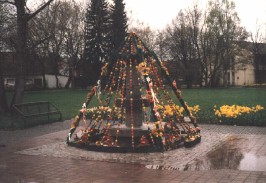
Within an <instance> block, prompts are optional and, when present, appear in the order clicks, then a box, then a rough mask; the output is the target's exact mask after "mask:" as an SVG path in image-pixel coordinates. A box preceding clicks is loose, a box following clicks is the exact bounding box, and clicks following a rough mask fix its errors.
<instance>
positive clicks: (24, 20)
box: [0, 0, 53, 106]
mask: <svg viewBox="0 0 266 183" xmlns="http://www.w3.org/2000/svg"><path fill="white" fill-rule="evenodd" d="M52 1H53V0H48V1H47V2H44V3H43V4H42V5H41V6H40V7H39V8H37V9H36V10H35V11H33V12H32V13H31V12H30V11H28V10H29V9H28V8H27V1H26V0H1V1H0V3H1V4H3V3H8V4H11V5H13V6H15V8H16V13H17V42H16V85H15V93H14V96H13V99H12V102H11V106H12V105H13V104H17V103H21V102H22V100H23V95H24V85H25V64H26V63H27V52H28V50H27V39H28V38H27V35H28V22H29V21H30V20H31V19H32V18H34V17H35V16H36V15H37V14H38V13H39V12H41V11H42V10H43V9H44V8H45V7H47V6H48V5H49V4H50V3H51V2H52Z"/></svg>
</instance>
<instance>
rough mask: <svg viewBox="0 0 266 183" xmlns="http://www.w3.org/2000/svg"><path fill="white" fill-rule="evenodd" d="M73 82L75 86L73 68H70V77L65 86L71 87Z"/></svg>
mask: <svg viewBox="0 0 266 183" xmlns="http://www.w3.org/2000/svg"><path fill="white" fill-rule="evenodd" d="M71 83H72V87H74V86H73V70H72V69H69V77H68V80H67V82H66V84H65V87H64V88H66V89H67V88H69V86H70V84H71Z"/></svg>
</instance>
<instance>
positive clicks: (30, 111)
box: [13, 101, 62, 127]
mask: <svg viewBox="0 0 266 183" xmlns="http://www.w3.org/2000/svg"><path fill="white" fill-rule="evenodd" d="M13 107H14V110H15V111H16V112H17V113H18V114H19V115H20V116H22V117H23V119H24V127H27V120H29V119H32V118H37V117H41V116H47V117H48V120H50V116H52V115H58V116H59V120H60V121H61V120H62V113H61V111H60V110H59V109H58V108H57V107H56V106H55V105H53V104H52V103H50V102H46V101H42V102H29V103H22V104H14V105H13Z"/></svg>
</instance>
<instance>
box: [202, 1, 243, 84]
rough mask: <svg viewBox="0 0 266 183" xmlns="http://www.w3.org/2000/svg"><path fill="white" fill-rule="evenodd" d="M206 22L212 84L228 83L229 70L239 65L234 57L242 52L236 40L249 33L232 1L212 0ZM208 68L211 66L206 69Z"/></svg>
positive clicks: (206, 42)
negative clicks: (242, 25)
mask: <svg viewBox="0 0 266 183" xmlns="http://www.w3.org/2000/svg"><path fill="white" fill-rule="evenodd" d="M207 11H208V12H207V16H206V21H205V23H206V24H205V26H206V27H205V31H204V36H203V37H204V42H205V46H206V47H205V50H204V52H205V53H207V55H206V58H208V59H207V60H206V61H207V62H208V63H207V64H206V66H207V67H209V68H208V83H207V85H209V86H217V85H219V82H220V78H223V79H222V81H223V86H226V85H227V83H228V79H229V78H228V77H227V72H228V71H229V70H230V69H232V68H233V67H234V65H235V64H236V62H235V60H234V56H235V54H236V53H237V51H238V48H239V47H238V46H236V44H235V43H236V42H240V41H243V40H245V39H246V38H247V32H246V31H245V29H244V28H243V27H241V26H240V19H239V17H238V15H237V13H236V11H235V4H234V2H232V1H229V0H219V1H209V8H208V10H207ZM206 70H207V69H206Z"/></svg>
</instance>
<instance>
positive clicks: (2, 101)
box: [0, 63, 9, 114]
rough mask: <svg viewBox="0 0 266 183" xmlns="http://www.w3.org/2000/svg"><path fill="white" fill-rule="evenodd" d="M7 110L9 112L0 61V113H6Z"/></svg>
mask: <svg viewBox="0 0 266 183" xmlns="http://www.w3.org/2000/svg"><path fill="white" fill-rule="evenodd" d="M7 112H9V109H8V105H7V100H6V92H5V86H4V77H3V72H2V69H1V63H0V114H6V113H7Z"/></svg>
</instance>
